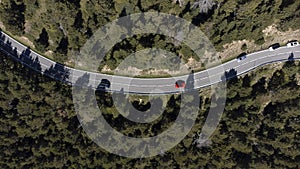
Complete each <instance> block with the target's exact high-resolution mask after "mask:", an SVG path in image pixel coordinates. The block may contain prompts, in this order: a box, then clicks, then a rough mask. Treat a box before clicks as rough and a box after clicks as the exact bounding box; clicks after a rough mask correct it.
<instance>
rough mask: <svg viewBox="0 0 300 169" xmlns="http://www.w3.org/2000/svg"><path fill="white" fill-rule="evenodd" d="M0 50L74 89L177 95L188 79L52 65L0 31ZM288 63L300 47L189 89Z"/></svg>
mask: <svg viewBox="0 0 300 169" xmlns="http://www.w3.org/2000/svg"><path fill="white" fill-rule="evenodd" d="M0 49H1V50H2V51H4V52H6V53H7V54H9V55H10V56H12V57H13V58H14V59H16V60H17V61H20V62H21V63H22V64H24V65H27V66H29V67H30V68H32V69H34V70H36V71H39V72H41V73H43V74H45V75H47V76H49V77H51V78H54V79H56V80H60V81H62V82H65V83H68V84H71V85H76V84H77V81H78V79H81V80H82V79H86V81H87V82H88V84H87V85H89V86H91V87H93V88H97V87H98V86H99V84H100V83H101V81H102V80H103V79H106V80H108V81H110V83H111V85H110V87H109V88H108V89H106V90H109V91H122V92H124V93H137V94H150V93H151V94H166V93H178V92H181V91H182V90H183V89H180V88H179V89H178V88H175V82H176V81H177V80H179V79H181V80H185V81H186V80H187V79H189V78H190V75H191V74H190V75H185V76H178V77H170V78H132V77H122V76H116V75H107V74H101V73H93V72H87V71H83V70H78V69H74V68H71V67H67V66H65V65H62V64H59V63H56V62H55V61H52V60H50V59H48V58H46V57H44V56H42V55H40V54H38V53H36V52H34V51H32V50H30V49H29V48H28V47H27V46H25V45H23V44H21V43H19V42H18V41H16V40H15V39H13V38H12V37H10V36H9V35H7V34H5V33H4V32H2V31H0ZM291 52H293V58H291V57H290V53H291ZM289 59H293V60H299V59H300V45H298V46H294V47H287V46H283V47H280V48H277V49H275V50H273V51H270V50H262V51H258V52H255V53H251V54H247V57H246V59H244V60H242V61H240V62H237V60H236V59H233V60H231V61H229V62H226V63H223V64H221V65H218V66H216V67H213V68H209V69H206V70H204V71H200V72H197V73H194V74H192V75H193V88H194V89H198V88H201V87H205V86H210V85H212V84H216V83H219V82H221V81H224V74H225V71H226V72H231V71H233V72H234V75H233V76H238V75H241V74H243V73H246V72H249V71H251V70H253V69H254V68H256V67H258V66H262V65H265V64H269V63H273V62H281V61H287V60H289ZM228 78H231V75H230V74H229V76H226V79H228Z"/></svg>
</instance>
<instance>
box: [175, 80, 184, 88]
mask: <svg viewBox="0 0 300 169" xmlns="http://www.w3.org/2000/svg"><path fill="white" fill-rule="evenodd" d="M175 87H176V88H184V87H185V81H183V80H177V81H176V82H175Z"/></svg>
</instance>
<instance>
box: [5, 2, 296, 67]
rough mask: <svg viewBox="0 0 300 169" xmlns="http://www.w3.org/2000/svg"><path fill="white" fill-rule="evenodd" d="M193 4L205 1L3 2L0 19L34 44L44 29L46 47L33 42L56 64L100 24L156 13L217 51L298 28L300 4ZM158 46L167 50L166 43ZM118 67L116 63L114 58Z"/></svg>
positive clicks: (185, 57) (136, 48)
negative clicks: (191, 27)
mask: <svg viewBox="0 0 300 169" xmlns="http://www.w3.org/2000/svg"><path fill="white" fill-rule="evenodd" d="M195 2H196V3H198V6H199V3H200V2H205V1H190V2H189V1H187V2H185V3H184V4H183V5H182V7H179V5H178V4H175V3H171V1H151V0H129V1H124V0H115V1H109V0H101V1H100V0H89V1H87V0H76V1H66V0H63V1H55V3H53V2H50V1H39V0H35V1H17V0H2V1H1V5H2V8H1V9H0V20H1V22H3V24H4V26H5V27H6V30H7V31H10V32H11V33H12V34H14V35H24V36H25V37H28V38H29V40H31V41H32V42H35V41H36V40H37V37H39V35H40V34H41V30H42V29H43V28H45V29H46V30H47V33H48V37H49V45H48V44H46V43H36V44H35V45H36V48H37V50H40V51H41V52H44V48H45V49H47V50H52V51H53V52H54V55H58V56H54V58H55V60H56V61H59V62H62V63H63V62H65V61H67V60H68V59H69V58H71V57H72V55H73V52H70V51H79V50H80V47H82V46H83V44H84V43H85V42H86V40H87V39H88V38H90V37H91V36H92V35H93V33H94V32H95V31H97V30H98V29H99V28H100V27H101V26H103V25H105V24H106V23H108V22H110V21H112V20H115V19H117V18H119V17H121V16H126V15H129V14H133V13H140V12H149V11H158V12H163V13H169V14H174V15H177V16H180V17H182V18H184V19H186V20H188V21H190V22H192V23H194V24H195V25H197V26H199V27H200V29H201V30H202V31H203V32H205V33H206V35H207V36H208V37H209V39H210V40H211V42H212V43H213V44H214V46H215V48H216V49H217V50H219V51H220V50H222V48H223V45H224V44H226V43H231V42H232V41H233V40H242V39H247V40H254V41H255V43H257V44H258V45H262V44H264V43H265V39H264V38H263V33H262V30H263V29H265V28H266V27H267V26H269V25H271V24H273V23H275V24H276V25H277V27H278V28H279V29H281V30H287V29H288V28H292V29H299V24H298V23H299V17H297V16H299V8H298V6H299V4H300V1H294V0H291V1H289V0H282V1H273V0H251V1H246V0H242V1H236V0H228V1H225V0H218V1H208V2H214V3H206V4H202V5H200V6H205V5H209V4H210V5H212V7H214V8H212V9H211V10H209V11H210V12H208V14H204V13H200V14H199V11H198V10H197V9H194V10H193V9H191V8H192V6H193V4H194V3H195ZM200 4H201V3H200ZM213 4H214V5H213ZM196 5H197V4H196ZM25 22H26V25H25ZM25 26H26V27H25ZM137 38H139V36H137ZM65 39H68V46H67V47H66V46H65V47H62V46H61V41H62V40H65ZM158 41H161V40H160V39H154V42H153V43H157V44H158V43H161V42H158ZM45 42H46V41H45ZM158 46H160V47H166V48H167V49H171V48H170V46H168V45H166V44H160V45H158ZM131 47H132V48H129V49H130V50H133V51H137V50H139V49H140V48H139V47H141V46H140V45H139V44H136V45H133V46H131ZM57 49H60V50H57ZM245 49H246V47H245V46H243V50H245ZM115 50H120V49H115ZM113 52H115V51H113ZM183 53H184V54H185V53H186V54H187V55H183V56H182V57H183V58H182V59H183V60H184V61H186V60H187V59H188V58H189V57H190V52H187V51H186V50H185V51H183ZM112 57H114V56H108V58H107V59H106V60H107V61H108V60H113V58H112ZM116 63H119V61H118V59H116ZM109 64H111V63H109ZM111 67H116V65H114V66H111Z"/></svg>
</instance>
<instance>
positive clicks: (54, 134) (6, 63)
mask: <svg viewBox="0 0 300 169" xmlns="http://www.w3.org/2000/svg"><path fill="white" fill-rule="evenodd" d="M0 63H1V66H0V133H1V134H0V140H1V141H0V144H1V146H0V150H1V155H0V167H1V168H41V167H42V168H294V169H296V168H299V160H300V151H299V150H300V148H299V145H300V142H299V140H300V139H299V138H300V126H299V121H300V111H299V107H300V105H299V104H300V90H299V85H300V81H299V72H300V71H299V68H300V62H299V61H293V60H291V61H288V62H285V63H279V64H278V63H277V64H271V65H266V66H264V67H260V68H257V69H255V70H254V71H253V72H250V73H248V74H246V75H243V76H242V77H239V78H237V77H235V78H232V79H231V80H229V81H227V101H226V105H225V111H224V113H223V115H222V118H221V121H220V123H219V125H218V128H217V130H216V131H215V132H214V134H213V135H212V136H211V138H210V140H208V141H207V142H205V143H202V144H206V146H199V144H197V142H195V140H197V139H198V134H199V133H200V132H201V127H202V125H203V122H204V120H205V117H206V116H207V113H208V110H209V106H210V104H209V103H210V101H211V99H212V98H211V97H209V95H208V94H207V91H209V89H207V88H203V89H201V90H199V97H200V100H201V106H200V111H199V112H198V116H197V120H196V123H195V125H194V126H193V128H192V130H191V131H190V132H189V134H188V135H187V136H186V137H185V138H184V139H183V140H182V141H181V142H180V143H179V144H178V145H176V146H175V147H174V148H172V149H171V150H169V151H167V152H165V153H164V154H161V155H158V156H154V157H150V158H139V159H131V158H125V157H121V156H117V155H114V154H111V153H109V152H107V151H105V150H104V149H102V148H100V147H99V146H97V145H96V144H95V143H94V142H93V141H92V140H91V139H90V138H89V137H88V136H87V135H86V133H85V131H84V130H83V129H82V127H81V124H80V122H79V121H78V119H77V116H76V113H75V111H74V106H73V102H72V90H71V87H70V86H68V85H67V84H62V83H60V82H58V81H55V80H53V79H51V78H49V77H46V76H43V75H41V74H39V73H37V72H35V71H33V70H31V69H29V68H27V67H26V66H24V65H22V64H20V63H19V62H15V61H14V60H12V59H11V57H8V56H6V55H4V54H3V53H1V55H0ZM95 94H96V95H97V96H99V97H98V105H99V107H100V108H101V109H102V110H103V111H104V112H105V113H104V116H105V118H106V119H107V121H108V122H109V123H110V124H111V125H112V126H113V127H114V128H115V129H116V130H118V131H119V132H122V133H124V134H127V135H128V136H130V135H133V134H134V135H137V136H139V137H141V136H142V137H143V136H151V135H156V134H157V133H160V132H162V131H164V130H165V129H166V128H168V127H169V126H170V125H171V124H172V122H173V121H174V119H176V115H177V113H178V109H177V108H176V105H177V103H178V102H180V95H170V96H168V97H167V99H168V100H167V106H166V110H164V112H163V117H162V118H159V120H158V121H154V123H153V124H151V123H150V124H147V125H141V124H133V123H132V122H131V121H128V120H127V121H126V120H122V119H124V118H122V116H121V115H120V114H117V113H116V111H115V110H114V105H113V102H112V99H111V97H112V94H111V93H107V92H100V93H99V92H96V93H95ZM134 97H135V96H132V99H129V102H131V103H132V104H133V105H134V106H135V107H136V108H137V109H141V108H143V107H144V108H145V107H147V103H145V104H144V105H140V104H139V103H137V102H136V101H135V100H134ZM157 101H158V102H160V101H159V100H157ZM149 129H150V130H149Z"/></svg>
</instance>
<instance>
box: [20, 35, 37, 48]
mask: <svg viewBox="0 0 300 169" xmlns="http://www.w3.org/2000/svg"><path fill="white" fill-rule="evenodd" d="M18 39H19V40H20V41H21V42H23V43H25V44H26V45H29V46H30V47H31V48H35V46H34V44H33V42H31V41H30V40H29V39H28V38H27V37H25V36H21V37H18Z"/></svg>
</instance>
